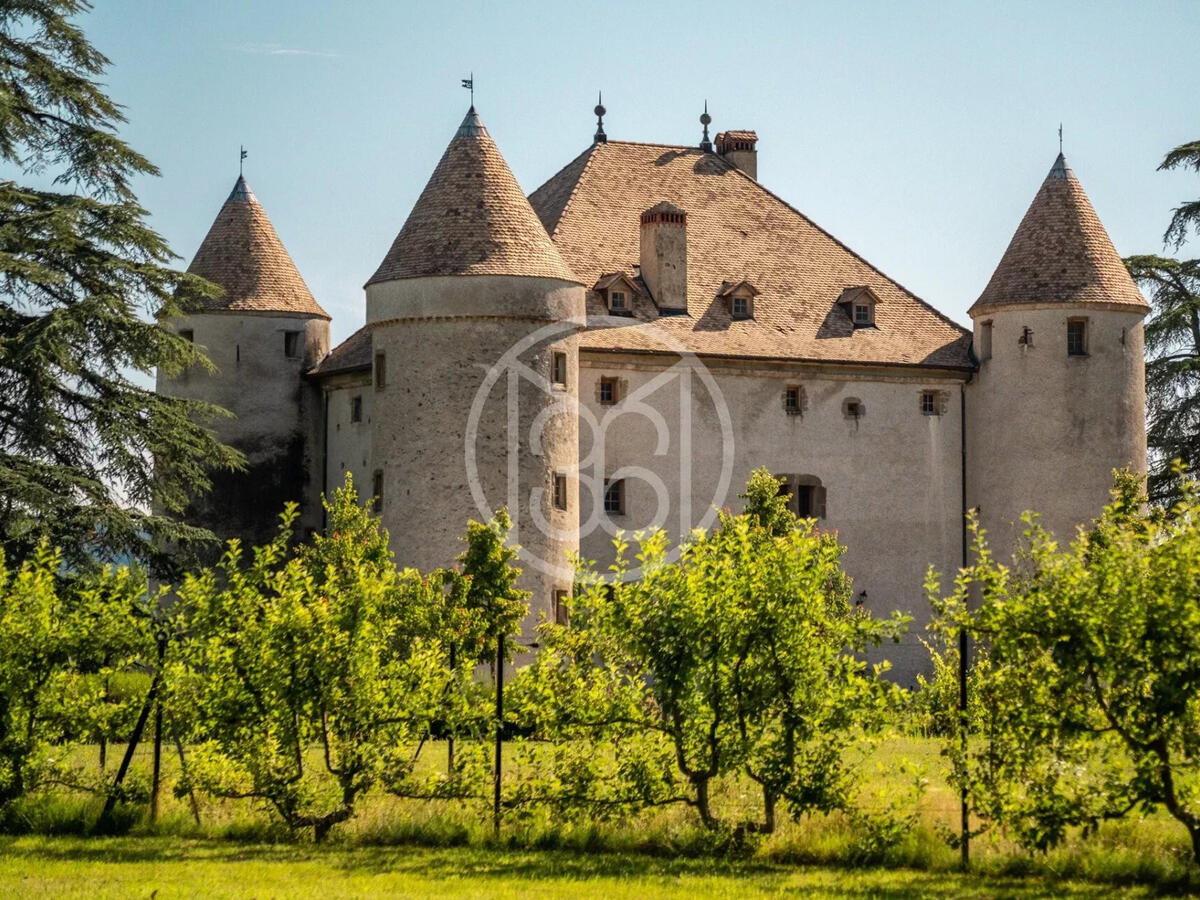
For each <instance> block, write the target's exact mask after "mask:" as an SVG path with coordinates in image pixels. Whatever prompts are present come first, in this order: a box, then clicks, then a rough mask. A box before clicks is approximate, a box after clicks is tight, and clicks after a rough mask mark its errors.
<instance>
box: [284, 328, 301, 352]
mask: <svg viewBox="0 0 1200 900" xmlns="http://www.w3.org/2000/svg"><path fill="white" fill-rule="evenodd" d="M283 355H284V356H286V357H287V358H288V359H299V358H300V332H299V331H285V332H284V333H283Z"/></svg>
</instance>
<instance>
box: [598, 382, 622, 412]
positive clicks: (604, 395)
mask: <svg viewBox="0 0 1200 900" xmlns="http://www.w3.org/2000/svg"><path fill="white" fill-rule="evenodd" d="M596 396H597V399H599V401H600V402H601V403H602V404H603V405H604V406H612V405H613V404H614V403H616V402H617V379H615V378H610V377H608V376H604V377H602V378H601V379H600V385H599V388H598V393H597V395H596Z"/></svg>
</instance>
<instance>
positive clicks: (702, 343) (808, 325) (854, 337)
mask: <svg viewBox="0 0 1200 900" xmlns="http://www.w3.org/2000/svg"><path fill="white" fill-rule="evenodd" d="M529 199H530V202H531V203H532V204H533V208H534V209H535V210H537V212H538V215H539V216H541V219H542V222H543V224H544V225H545V226H546V230H547V231H548V232H550V235H551V237H552V238H553V240H554V243H555V245H556V246H557V247H558V249H559V251H560V252H561V253H562V256H563V258H564V259H565V260H566V261H567V263H568V264H569V265H570V266H571V269H572V271H574V272H575V273H576V274H578V275H579V276H580V277H581V278H582V280H583V282H584V283H585V284H593V283H595V281H596V279H597V278H598V277H600V276H601V275H603V274H608V273H612V272H625V273H627V274H630V275H631V276H633V275H634V269H633V266H634V265H635V264H636V263H637V261H638V260H639V258H640V251H639V238H640V234H639V233H640V219H641V214H642V213H643V212H645V211H646V210H647V209H649V208H650V207H652V206H654V205H655V204H657V203H660V202H662V201H666V202H669V203H672V204H675V205H677V206H678V207H680V208H682V209H684V210H686V211H687V217H688V225H687V228H688V235H687V243H688V261H687V263H688V264H687V275H688V315H686V316H682V315H674V316H669V315H664V316H661V317H660V316H659V315H658V313H657V310H656V309H655V308H654V305H653V303H652V302H651V301H650V300H649V299H648V298H646V299H642V298H638V299H637V300H635V302H634V304H633V311H634V317H633V319H632V320H630V322H629V324H628V325H618V326H616V327H605V328H595V329H593V330H590V331H588V332H586V333H585V334H583V335H582V337H581V346H583V347H585V348H593V349H598V350H614V351H616V350H631V351H654V350H661V349H663V345H662V343H661V341H660V340H659V339H658V338H657V337H656V336H655V334H654V333H653V332H654V329H652V328H649V327H648V325H647V323H653V325H654V326H655V328H657V329H660V330H661V331H662V332H663V333H664V334H665V335H667V336H668V338H669V339H670V340H671V341H674V342H677V343H678V344H679V345H681V346H682V347H683V348H685V349H687V350H690V351H692V352H694V353H698V354H701V355H714V356H735V357H747V358H769V359H796V360H814V361H830V362H852V363H867V364H908V365H928V366H943V367H964V368H965V367H968V366H970V365H971V363H970V361H969V359H968V355H967V349H968V346H969V344H970V334H969V332H968V331H966V330H965V329H963V328H962V327H961V326H959V325H957V324H955V323H954V322H953V321H951V320H950V319H949V318H947V317H946V316H943V315H942V314H940V313H938V312H937V311H936V310H934V309H933V308H932V307H931V306H929V305H928V304H926V303H925V302H923V301H922V300H920V299H919V298H918V297H916V296H915V295H913V294H912V293H911V292H909V291H907V290H906V289H905V288H903V287H902V286H901V285H899V284H897V283H896V282H895V281H893V280H892V279H890V278H888V277H887V276H886V275H884V274H883V273H882V272H880V271H879V270H878V269H876V268H874V267H873V266H871V265H870V264H869V263H868V262H866V260H864V259H863V258H862V257H860V256H858V255H857V254H855V253H854V252H853V251H851V250H850V249H848V248H847V247H846V246H845V245H843V244H841V243H839V242H838V241H837V240H835V239H834V238H833V237H831V236H830V235H829V234H827V233H826V232H825V231H823V230H822V229H821V228H819V227H818V226H817V225H815V224H814V223H813V222H812V221H811V220H809V219H808V218H807V217H805V216H804V215H803V214H801V213H800V212H798V211H797V210H796V209H794V208H793V207H791V206H789V205H788V204H787V203H785V202H784V201H783V200H781V199H780V198H778V197H777V196H775V195H774V194H772V193H771V192H770V191H768V190H766V189H765V188H763V187H762V186H761V185H759V184H758V182H756V181H755V180H754V179H752V178H750V177H749V176H747V175H746V174H745V173H743V172H741V171H739V170H738V169H737V168H735V167H734V166H732V165H731V164H729V163H728V162H727V161H725V160H724V159H723V158H721V157H719V156H717V155H715V154H713V153H706V152H704V151H701V150H698V149H696V148H691V147H672V146H665V145H659V144H634V143H627V142H623V141H609V142H607V143H599V144H594V145H592V146H591V147H589V148H588V149H587V150H585V151H584V152H583V154H581V155H580V156H579V157H577V158H576V159H575V160H573V161H572V162H571V163H569V164H568V165H567V166H566V167H565V168H564V169H563V170H562V171H560V172H559V173H558V174H557V175H555V176H554V177H552V178H551V179H550V180H549V181H548V182H546V183H545V184H544V185H542V186H541V187H540V188H538V189H537V190H536V191H534V193H533V194H532V195H531V196H530V198H529ZM741 281H749V282H750V283H751V284H753V285H754V287H755V288H756V289H757V290H758V291H759V294H758V296H757V297H756V299H755V308H754V318H753V319H745V320H734V319H733V318H732V316H731V314H730V309H729V307H728V304H727V303H726V302H725V301H724V300H722V299H720V298H719V296H718V295H719V293H720V291H721V290H722V288H723V287H727V286H728V284H730V283H734V284H736V283H738V282H741ZM857 286H869V287H870V288H871V290H872V291H874V292H875V294H876V295H878V297H879V298H880V301H881V302H880V304H879V307H878V309H877V311H876V324H877V327H874V328H858V329H855V328H854V325H853V323H852V322H851V320H850V316H849V314H848V313H847V312H846V310H845V309H844V308H843V307H842V306H839V305H838V300H839V298H840V297H841V295H842V293H843V291H845V290H846V288H848V287H857ZM604 312H605V311H604V308H603V303H602V301H601V299H600V298H599V296H598V295H596V294H595V293H594V292H589V294H588V314H589V316H602V315H604Z"/></svg>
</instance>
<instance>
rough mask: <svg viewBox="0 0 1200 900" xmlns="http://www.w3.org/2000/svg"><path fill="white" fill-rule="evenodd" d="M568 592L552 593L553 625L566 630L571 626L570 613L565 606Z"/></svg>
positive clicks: (569, 594) (558, 591) (569, 593)
mask: <svg viewBox="0 0 1200 900" xmlns="http://www.w3.org/2000/svg"><path fill="white" fill-rule="evenodd" d="M570 596H571V592H570V591H564V590H557V591H555V592H554V624H555V625H561V626H563V627H564V628H566V627H567V626H568V625H570V624H571V613H570V609H569V608H568V606H567V599H568V598H569V597H570Z"/></svg>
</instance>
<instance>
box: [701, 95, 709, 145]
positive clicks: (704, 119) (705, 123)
mask: <svg viewBox="0 0 1200 900" xmlns="http://www.w3.org/2000/svg"><path fill="white" fill-rule="evenodd" d="M711 121H712V116H710V115H709V114H708V101H707V100H705V101H704V113H703V114H702V115H701V116H700V124H701V125H703V126H704V137H702V138H701V139H700V149H701V150H704V151H705V152H708V153H711V152H712V141H710V140H709V139H708V125H709V123H710V122H711Z"/></svg>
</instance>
